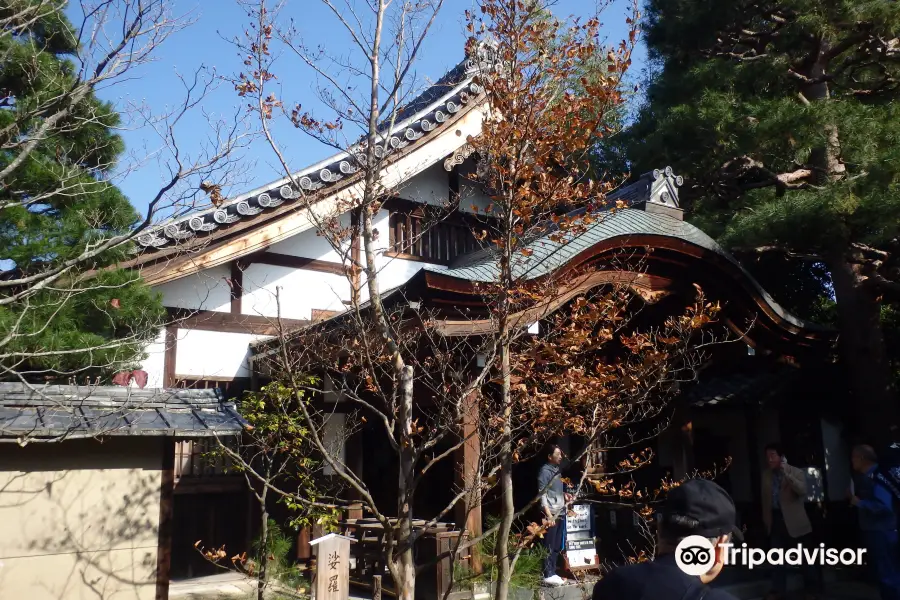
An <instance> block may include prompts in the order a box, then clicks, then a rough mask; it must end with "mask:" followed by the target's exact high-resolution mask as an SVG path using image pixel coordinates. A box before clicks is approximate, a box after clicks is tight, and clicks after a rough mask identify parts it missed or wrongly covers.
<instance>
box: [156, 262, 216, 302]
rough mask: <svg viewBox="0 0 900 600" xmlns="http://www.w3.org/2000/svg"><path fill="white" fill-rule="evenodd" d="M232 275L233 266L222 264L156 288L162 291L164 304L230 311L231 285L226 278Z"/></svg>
mask: <svg viewBox="0 0 900 600" xmlns="http://www.w3.org/2000/svg"><path fill="white" fill-rule="evenodd" d="M230 277H231V266H229V265H222V266H218V267H213V268H211V269H206V270H204V271H201V272H200V273H197V274H195V275H189V276H187V277H183V278H181V279H176V280H175V281H170V282H169V283H164V284H162V285H158V286H156V290H157V291H159V292H162V295H163V306H169V307H174V308H187V309H191V310H213V311H221V312H228V311H229V310H231V287H230V286H229V285H228V282H227V281H226V279H228V278H230Z"/></svg>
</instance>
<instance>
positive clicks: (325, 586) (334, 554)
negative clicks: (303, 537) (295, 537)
mask: <svg viewBox="0 0 900 600" xmlns="http://www.w3.org/2000/svg"><path fill="white" fill-rule="evenodd" d="M355 541H356V540H354V539H353V538H349V537H347V536H344V535H338V534H336V533H329V534H328V535H323V536H322V537H320V538H318V539H315V540H313V541H311V542H310V543H309V545H310V546H313V547H314V548H315V549H316V582H315V584H314V585H313V589H315V591H316V597H315V600H347V598H348V597H349V595H350V542H355Z"/></svg>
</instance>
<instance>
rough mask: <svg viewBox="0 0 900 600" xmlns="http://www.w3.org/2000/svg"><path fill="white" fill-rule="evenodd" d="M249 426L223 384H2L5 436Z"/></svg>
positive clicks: (223, 431) (196, 433) (182, 433)
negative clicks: (153, 386)
mask: <svg viewBox="0 0 900 600" xmlns="http://www.w3.org/2000/svg"><path fill="white" fill-rule="evenodd" d="M245 425H246V421H244V419H243V418H241V416H240V415H239V414H238V412H237V408H236V407H235V405H234V404H233V403H231V402H226V401H225V400H224V399H223V397H222V394H221V392H220V391H219V390H218V389H202V390H191V389H136V388H130V387H121V386H73V385H26V384H23V383H19V382H8V383H0V438H10V437H12V438H19V437H25V436H27V437H59V436H64V437H102V436H148V435H149V436H173V437H206V436H213V435H219V436H230V435H237V434H238V433H240V431H241V430H242V429H243V427H244V426H245Z"/></svg>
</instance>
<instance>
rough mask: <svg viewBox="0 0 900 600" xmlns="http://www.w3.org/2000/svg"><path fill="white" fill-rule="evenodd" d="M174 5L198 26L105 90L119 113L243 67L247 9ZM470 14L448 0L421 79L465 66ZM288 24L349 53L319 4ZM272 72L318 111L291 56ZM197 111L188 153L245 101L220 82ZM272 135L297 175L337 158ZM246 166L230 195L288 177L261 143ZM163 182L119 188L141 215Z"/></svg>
mask: <svg viewBox="0 0 900 600" xmlns="http://www.w3.org/2000/svg"><path fill="white" fill-rule="evenodd" d="M594 4H595V2H594V0H559V1H558V2H557V3H556V5H555V6H554V8H553V12H554V14H556V15H559V16H569V15H576V16H581V17H586V16H588V15H589V14H590V13H592V12H593V10H594ZM630 4H631V3H630V1H628V0H613V1H612V3H611V5H610V6H609V7H608V8H606V9H605V10H604V11H603V13H602V15H601V21H602V22H603V24H604V28H603V35H604V36H606V38H607V41H608V42H609V43H610V44H617V43H618V42H619V41H621V40H622V39H623V38H624V37H625V36H627V32H628V29H627V25H626V23H625V18H626V16H628V14H629V11H630ZM170 5H171V10H172V12H173V13H175V14H186V13H189V14H190V15H191V16H192V17H193V18H194V19H195V21H196V22H195V23H194V24H193V25H191V26H190V27H188V28H186V29H184V30H182V31H179V32H177V33H175V34H174V35H173V36H172V37H170V38H169V39H168V40H167V41H166V42H165V44H164V45H162V46H161V47H160V48H159V49H158V51H157V53H156V61H155V62H154V63H152V64H149V65H144V66H142V67H141V68H140V70H139V71H138V72H137V73H135V76H133V77H132V78H130V79H129V80H127V81H124V82H123V83H121V84H119V85H117V86H114V87H112V88H110V89H107V90H103V91H101V92H100V96H101V97H102V98H104V99H105V100H109V101H112V102H114V103H116V104H121V105H122V106H124V105H125V103H126V102H128V101H132V102H133V101H141V100H143V101H145V102H146V103H147V104H148V105H149V106H151V107H153V108H154V109H155V110H157V111H159V110H162V109H164V107H165V106H167V105H171V104H172V103H173V102H178V100H179V99H180V98H181V97H182V93H181V89H182V88H181V87H180V85H181V84H180V83H179V80H178V78H177V74H178V73H183V74H188V73H193V72H194V70H195V69H197V68H198V67H201V66H204V67H207V68H215V70H216V71H217V72H218V73H219V74H221V75H225V76H233V75H235V74H236V73H238V72H239V71H240V69H241V68H243V65H242V64H241V63H242V59H241V57H240V56H239V55H238V51H237V49H236V48H235V47H234V46H233V45H232V44H230V43H229V41H227V40H229V39H233V38H234V37H235V36H240V35H241V33H242V31H243V30H244V29H245V28H246V27H247V25H248V23H249V18H248V16H247V14H246V10H245V9H244V8H242V7H241V6H240V5H239V4H238V3H237V2H236V1H235V0H171V2H170ZM471 7H472V2H471V1H469V0H446V2H445V5H444V8H443V9H442V12H441V14H440V15H439V16H438V19H437V21H436V23H435V26H434V28H433V30H432V33H431V35H430V36H429V38H428V39H427V40H426V42H425V44H424V46H423V49H422V52H421V53H420V57H419V60H418V61H417V63H416V76H417V78H418V79H421V80H423V81H433V80H436V79H438V78H439V77H440V76H441V75H443V74H444V73H445V72H446V71H447V70H448V69H450V68H451V67H453V66H454V65H456V64H457V63H458V62H459V61H460V60H461V59H462V56H463V45H464V43H465V34H464V11H465V10H466V9H467V8H471ZM291 19H293V21H294V25H295V27H296V29H297V30H298V31H299V33H300V35H301V36H302V37H303V39H304V42H305V43H306V44H307V45H308V46H319V45H321V46H323V47H324V48H325V49H327V50H328V51H329V52H331V53H342V52H344V53H345V52H347V49H348V48H349V47H350V43H349V40H348V39H347V36H346V34H345V33H344V32H343V31H342V28H341V26H340V24H339V23H338V22H337V21H336V20H335V18H334V16H333V15H332V14H331V13H330V12H329V11H328V9H327V8H325V7H324V5H323V4H322V3H321V2H319V0H287V1H286V3H285V7H284V9H283V10H282V12H281V14H280V17H279V22H282V23H285V24H287V22H288V21H289V20H291ZM645 57H646V53H645V50H644V48H643V47H640V48H639V49H638V51H637V52H636V54H635V56H634V63H635V64H634V71H633V74H637V73H638V72H639V71H640V70H641V68H642V67H643V65H644V63H645ZM274 71H275V72H276V74H277V76H278V80H279V82H280V84H281V85H282V86H283V94H282V97H283V98H284V99H285V101H286V104H288V105H289V106H290V105H293V104H295V103H300V104H302V105H303V108H304V110H310V109H311V110H312V111H314V112H316V111H317V109H319V110H321V108H322V107H321V104H320V103H319V102H318V100H317V98H316V93H315V87H316V79H315V77H314V75H313V73H312V72H311V71H310V70H309V69H308V68H307V67H305V66H303V65H302V64H301V63H300V62H299V61H298V60H297V59H296V58H294V57H293V56H289V55H283V56H280V57H279V58H278V61H277V62H276V65H275V69H274ZM198 109H202V110H195V111H194V112H193V113H192V114H191V115H189V116H188V117H187V118H186V119H185V120H184V121H183V122H182V123H181V124H180V126H179V129H178V131H177V132H178V137H179V140H180V142H181V145H182V147H183V149H185V150H187V151H188V152H191V151H192V150H195V149H197V148H198V147H199V144H200V143H201V141H202V140H203V139H205V137H206V136H207V135H208V134H209V131H210V125H209V120H210V117H212V118H223V119H231V118H232V117H233V115H234V114H235V112H236V111H238V110H240V109H241V99H240V98H238V97H237V95H236V93H235V92H234V90H233V88H232V86H230V85H229V84H227V83H223V84H221V85H220V86H219V88H218V89H217V90H215V91H214V92H213V93H212V94H210V95H209V96H208V97H207V98H206V99H205V101H204V102H203V103H202V105H201V106H200V107H198ZM204 113H205V114H204ZM323 116H327V115H323ZM274 133H275V136H276V137H277V138H278V140H279V142H280V143H282V144H284V145H285V152H286V155H287V157H288V158H289V162H290V164H291V166H292V167H293V168H295V169H296V168H301V167H303V166H306V165H308V164H312V163H315V162H317V161H319V160H321V159H323V158H326V157H327V156H328V155H330V154H332V153H333V152H334V150H333V149H330V148H326V147H324V146H322V145H320V144H319V143H318V142H315V141H314V140H311V139H310V138H308V137H306V136H304V135H303V134H301V133H299V132H297V131H296V130H295V129H293V128H292V127H290V125H288V124H286V122H285V121H283V120H282V121H281V122H279V123H276V125H275V127H274ZM123 137H124V139H125V142H126V145H127V147H128V150H129V151H130V152H133V153H136V154H138V155H140V156H144V155H146V154H148V153H149V154H150V155H152V153H153V151H154V150H156V149H158V148H159V147H160V146H161V143H160V141H159V139H158V138H157V137H156V136H155V134H154V133H153V132H152V130H150V129H149V128H143V129H137V130H133V131H125V132H124V133H123ZM241 159H242V161H244V164H245V165H247V166H249V167H250V168H249V170H248V173H247V175H246V176H245V177H244V178H243V181H242V182H241V183H240V185H239V187H238V188H237V189H231V190H225V191H226V192H229V193H231V194H236V193H240V192H241V191H247V190H249V189H252V188H254V187H256V186H259V185H263V184H265V183H267V182H268V181H271V180H274V179H277V178H280V177H281V176H282V175H283V171H281V170H280V169H279V168H278V167H277V166H276V164H275V156H274V155H273V153H272V151H271V149H270V148H269V146H268V145H267V144H265V143H264V142H262V141H260V142H255V143H254V144H252V145H251V146H250V147H249V148H247V149H246V150H244V151H243V152H242V154H241ZM162 177H163V173H162V172H161V170H160V166H159V165H158V164H157V163H156V162H154V161H152V160H151V161H147V164H145V165H144V166H143V167H142V168H140V169H139V170H137V171H134V172H131V173H129V175H128V177H127V178H124V180H122V181H121V182H119V183H120V187H121V188H122V190H123V191H124V192H125V194H126V195H127V196H128V198H129V199H130V200H131V202H132V204H134V205H135V206H136V207H137V208H138V210H140V211H141V212H142V213H143V212H144V211H145V210H146V207H147V202H148V200H149V198H148V194H152V193H154V192H155V191H156V190H157V189H159V186H160V182H161V181H162Z"/></svg>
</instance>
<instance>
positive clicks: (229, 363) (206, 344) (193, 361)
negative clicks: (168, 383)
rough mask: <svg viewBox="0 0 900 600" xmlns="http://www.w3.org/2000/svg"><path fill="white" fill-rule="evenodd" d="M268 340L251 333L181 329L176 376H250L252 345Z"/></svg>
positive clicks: (197, 377) (179, 331)
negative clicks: (249, 358)
mask: <svg viewBox="0 0 900 600" xmlns="http://www.w3.org/2000/svg"><path fill="white" fill-rule="evenodd" d="M264 337H265V336H260V335H253V334H249V333H226V332H220V331H200V330H198V329H179V330H178V350H177V353H176V358H175V374H176V375H179V376H184V375H188V376H191V377H194V378H196V379H205V378H211V377H226V378H231V377H249V376H250V370H249V368H248V365H247V358H248V357H249V354H250V343H251V342H254V341H256V340H258V339H262V338H264Z"/></svg>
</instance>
